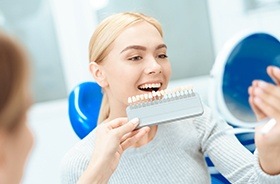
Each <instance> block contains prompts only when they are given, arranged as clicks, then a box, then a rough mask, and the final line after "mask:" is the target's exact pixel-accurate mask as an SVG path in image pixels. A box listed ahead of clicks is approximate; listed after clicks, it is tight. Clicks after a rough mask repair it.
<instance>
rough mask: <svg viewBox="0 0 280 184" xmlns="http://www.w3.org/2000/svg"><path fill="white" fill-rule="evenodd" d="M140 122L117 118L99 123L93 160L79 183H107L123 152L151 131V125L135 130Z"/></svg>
mask: <svg viewBox="0 0 280 184" xmlns="http://www.w3.org/2000/svg"><path fill="white" fill-rule="evenodd" d="M138 123H139V120H138V119H133V120H131V121H129V122H127V118H117V119H114V120H112V121H110V122H104V123H101V124H100V125H98V126H97V127H96V139H95V147H94V152H93V154H92V158H91V161H90V163H89V166H88V168H87V170H86V171H85V173H84V174H83V175H82V177H81V178H80V179H79V182H78V183H81V184H85V183H107V182H108V180H109V178H110V177H111V175H112V174H113V172H114V171H115V169H116V168H117V166H118V163H119V160H120V157H121V155H122V153H123V152H124V151H125V150H126V149H127V148H128V147H130V146H132V145H133V144H134V143H136V142H137V141H139V140H140V139H141V138H142V137H143V136H144V135H145V134H147V133H148V132H149V130H150V128H149V127H143V128H140V129H137V130H135V128H136V127H137V125H138Z"/></svg>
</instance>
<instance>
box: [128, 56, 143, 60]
mask: <svg viewBox="0 0 280 184" xmlns="http://www.w3.org/2000/svg"><path fill="white" fill-rule="evenodd" d="M141 59H143V58H142V57H141V56H133V57H130V58H129V59H128V60H131V61H139V60H141Z"/></svg>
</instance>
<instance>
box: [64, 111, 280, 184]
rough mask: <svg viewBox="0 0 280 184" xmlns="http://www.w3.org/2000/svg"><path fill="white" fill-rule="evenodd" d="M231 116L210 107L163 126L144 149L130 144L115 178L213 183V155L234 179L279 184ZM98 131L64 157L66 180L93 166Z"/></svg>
mask: <svg viewBox="0 0 280 184" xmlns="http://www.w3.org/2000/svg"><path fill="white" fill-rule="evenodd" d="M231 128H232V127H230V126H229V125H228V124H227V123H226V122H225V121H223V120H221V119H219V118H217V117H214V116H213V115H212V112H211V110H210V109H209V108H208V107H206V106H205V112H204V114H203V115H202V116H200V117H198V118H193V119H188V120H184V121H179V122H174V123H168V124H163V125H159V126H158V130H157V133H156V136H155V137H154V139H153V140H152V141H151V142H149V143H148V144H146V145H144V146H142V147H139V148H129V149H128V150H126V151H125V152H124V154H123V155H122V157H121V160H120V163H119V165H118V168H117V170H116V171H115V172H114V174H113V175H112V176H111V178H110V180H109V183H121V184H126V183H127V184H132V183H139V184H144V183H145V184H146V183H160V184H164V183H166V184H171V183H175V184H180V183H184V184H186V183H190V184H204V183H210V181H211V180H210V175H209V172H208V169H207V165H206V163H205V159H204V157H205V154H207V155H208V156H209V157H210V158H211V160H212V161H213V163H214V164H215V167H216V168H217V169H218V170H219V171H220V172H221V173H222V174H223V175H224V176H225V177H226V178H227V179H228V180H229V181H230V182H231V183H244V184H247V183H252V184H257V183H260V184H265V183H269V184H274V183H275V184H276V183H277V184H279V183H280V175H276V176H269V175H267V174H266V173H264V172H263V171H262V170H261V168H260V167H259V163H258V159H257V153H255V155H253V154H251V153H250V152H249V151H248V150H247V149H246V148H245V147H244V146H243V145H241V144H240V143H239V141H238V140H237V139H236V137H235V136H234V135H229V134H226V133H225V131H227V130H229V129H231ZM94 139H95V131H94V130H93V131H92V132H91V133H90V134H89V135H88V136H87V137H85V138H84V139H83V140H81V141H80V142H78V143H77V144H76V145H75V146H74V147H73V148H72V149H71V150H69V152H68V153H67V154H66V155H65V157H64V158H63V160H62V168H61V171H62V173H61V174H62V175H61V181H62V183H63V184H74V183H76V182H77V180H78V178H79V177H80V176H81V174H82V173H83V171H84V170H85V169H86V168H87V165H88V163H89V161H90V158H91V154H92V150H93V149H94Z"/></svg>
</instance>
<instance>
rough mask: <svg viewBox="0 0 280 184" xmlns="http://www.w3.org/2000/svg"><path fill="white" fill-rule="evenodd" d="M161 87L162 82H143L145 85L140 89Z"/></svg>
mask: <svg viewBox="0 0 280 184" xmlns="http://www.w3.org/2000/svg"><path fill="white" fill-rule="evenodd" d="M160 87H161V84H160V83H153V84H143V85H141V86H139V88H140V89H149V88H160Z"/></svg>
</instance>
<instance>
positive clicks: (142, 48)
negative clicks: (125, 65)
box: [121, 44, 167, 53]
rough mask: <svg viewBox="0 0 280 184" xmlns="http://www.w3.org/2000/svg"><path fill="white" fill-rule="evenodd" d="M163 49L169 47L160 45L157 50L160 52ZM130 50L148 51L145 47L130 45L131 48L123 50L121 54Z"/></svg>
mask: <svg viewBox="0 0 280 184" xmlns="http://www.w3.org/2000/svg"><path fill="white" fill-rule="evenodd" d="M161 48H167V46H166V45H165V44H160V45H158V46H157V47H156V49H155V50H158V49H161ZM130 49H135V50H142V51H145V50H147V48H146V47H143V46H141V45H130V46H128V47H126V48H125V49H123V50H122V51H121V53H123V52H125V51H127V50H130Z"/></svg>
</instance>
